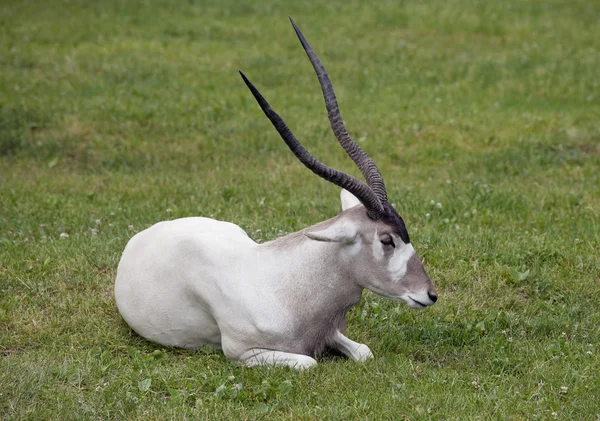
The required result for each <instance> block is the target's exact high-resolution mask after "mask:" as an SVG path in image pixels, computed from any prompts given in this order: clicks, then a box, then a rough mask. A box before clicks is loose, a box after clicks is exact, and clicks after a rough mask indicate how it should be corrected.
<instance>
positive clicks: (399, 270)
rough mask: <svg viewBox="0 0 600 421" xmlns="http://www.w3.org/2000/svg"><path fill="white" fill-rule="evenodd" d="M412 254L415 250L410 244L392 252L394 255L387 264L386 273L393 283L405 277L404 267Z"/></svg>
mask: <svg viewBox="0 0 600 421" xmlns="http://www.w3.org/2000/svg"><path fill="white" fill-rule="evenodd" d="M413 254H415V249H414V248H413V246H412V244H410V243H409V244H405V245H404V246H403V247H401V248H398V247H397V248H396V249H395V250H394V255H393V256H392V257H391V258H390V262H389V263H388V271H389V273H390V275H391V276H392V279H393V280H394V281H399V280H400V279H402V278H403V277H404V275H406V265H407V263H408V261H409V260H410V258H411V257H412V255H413Z"/></svg>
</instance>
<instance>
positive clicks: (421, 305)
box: [408, 295, 427, 308]
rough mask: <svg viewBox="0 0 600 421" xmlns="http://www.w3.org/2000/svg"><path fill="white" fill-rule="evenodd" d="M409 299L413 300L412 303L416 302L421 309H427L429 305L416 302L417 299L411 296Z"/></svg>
mask: <svg viewBox="0 0 600 421" xmlns="http://www.w3.org/2000/svg"><path fill="white" fill-rule="evenodd" d="M408 298H410V300H411V301H412V302H414V303H415V304H417V305H418V306H420V307H419V308H425V307H427V304H423V303H422V302H420V301H417V300H415V299H414V298H413V297H411V296H410V295H409V296H408Z"/></svg>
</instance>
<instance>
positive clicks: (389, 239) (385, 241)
mask: <svg viewBox="0 0 600 421" xmlns="http://www.w3.org/2000/svg"><path fill="white" fill-rule="evenodd" d="M381 244H383V245H384V246H392V247H393V248H396V244H394V240H393V239H392V237H390V236H386V237H383V238H381Z"/></svg>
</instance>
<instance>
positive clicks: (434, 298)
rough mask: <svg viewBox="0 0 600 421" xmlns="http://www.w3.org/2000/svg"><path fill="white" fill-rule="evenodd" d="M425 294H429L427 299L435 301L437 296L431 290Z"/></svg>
mask: <svg viewBox="0 0 600 421" xmlns="http://www.w3.org/2000/svg"><path fill="white" fill-rule="evenodd" d="M427 295H428V296H429V299H430V300H431V301H433V302H434V303H435V302H436V301H437V298H438V296H437V294H432V293H431V292H427Z"/></svg>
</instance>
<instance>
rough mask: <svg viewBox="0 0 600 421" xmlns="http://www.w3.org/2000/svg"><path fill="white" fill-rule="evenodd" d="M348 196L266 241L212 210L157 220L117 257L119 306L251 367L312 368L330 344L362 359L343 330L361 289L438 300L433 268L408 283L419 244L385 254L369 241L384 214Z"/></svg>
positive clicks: (144, 325) (160, 330) (143, 331)
mask: <svg viewBox="0 0 600 421" xmlns="http://www.w3.org/2000/svg"><path fill="white" fill-rule="evenodd" d="M346 193H347V192H346ZM342 199H343V200H342V202H343V207H344V208H345V209H346V211H345V212H342V213H341V214H340V215H338V216H337V217H336V218H333V219H332V220H329V221H325V222H323V223H321V224H318V225H316V226H313V227H310V228H308V229H306V230H303V231H301V232H298V233H294V234H290V235H289V236H287V237H283V238H281V239H278V240H276V241H273V242H270V243H265V244H257V243H255V242H254V241H253V240H252V239H250V238H249V237H248V235H247V234H246V233H245V232H244V231H243V230H242V229H241V228H240V227H238V226H237V225H234V224H231V223H228V222H221V221H216V220H213V219H209V218H201V217H197V218H182V219H177V220H173V221H167V222H160V223H157V224H155V225H153V226H152V227H150V228H148V229H146V230H144V231H142V232H140V233H138V234H137V235H135V236H134V237H133V238H132V239H131V240H130V241H129V243H128V244H127V246H126V248H125V251H124V252H123V256H122V258H121V261H120V263H119V267H118V270H117V279H116V283H115V298H116V302H117V306H118V308H119V311H120V313H121V315H122V316H123V318H124V319H125V321H126V322H127V323H128V324H129V325H130V326H131V327H132V328H133V330H135V331H136V332H137V333H138V334H140V335H141V336H143V337H144V338H146V339H149V340H152V341H155V342H157V343H160V344H163V345H168V346H175V347H181V348H188V349H193V348H199V347H201V346H204V345H209V346H212V347H215V348H222V349H223V351H224V353H225V355H226V356H227V357H228V358H231V359H234V360H240V361H242V362H244V363H246V364H247V365H250V366H252V365H256V364H264V363H266V364H286V365H290V366H296V367H297V368H305V367H308V366H310V365H312V364H314V363H316V361H315V360H314V359H313V358H312V357H313V356H314V355H315V354H318V353H319V352H320V351H321V350H322V348H323V347H324V346H326V345H329V346H332V347H334V348H337V349H339V350H340V351H342V352H343V353H345V354H346V355H348V356H349V357H351V358H353V359H356V360H359V361H364V360H365V359H367V358H369V357H370V356H371V352H370V350H369V349H368V347H367V346H366V345H362V344H358V343H356V342H353V341H351V340H350V339H348V338H346V337H345V336H344V335H343V334H342V333H341V331H342V330H343V328H344V327H345V315H346V312H347V311H348V310H349V309H350V308H351V307H352V306H353V305H355V304H358V302H360V299H361V293H362V289H363V288H365V287H366V288H369V289H371V290H372V291H374V292H376V293H378V294H381V295H384V296H386V297H388V298H392V299H396V300H404V301H406V302H407V303H408V304H409V305H411V306H413V307H416V308H422V307H424V306H425V305H431V304H433V301H431V300H430V299H429V298H427V291H431V290H432V288H433V286H432V285H431V282H430V280H429V278H428V277H426V275H425V277H426V281H427V282H426V281H423V280H422V279H421V278H422V277H421V278H419V282H418V285H416V284H415V285H412V286H411V285H408V284H407V285H403V283H405V282H406V279H407V278H408V277H405V276H404V274H405V273H406V272H407V261H408V260H409V258H410V256H412V255H414V251H413V250H412V246H411V245H410V244H406V245H404V247H398V250H393V251H392V252H393V253H394V255H392V256H388V257H387V258H385V256H384V254H385V253H388V254H389V253H390V251H389V250H388V251H386V252H385V253H384V252H383V249H382V248H383V246H382V244H381V243H380V242H379V241H378V240H377V239H374V240H373V241H368V243H369V244H366V243H365V242H366V241H367V239H370V238H371V237H372V235H371V234H372V232H375V233H376V232H377V224H378V223H377V222H373V221H371V220H370V219H369V218H368V217H366V213H365V212H364V208H362V205H360V206H356V205H357V203H358V200H356V199H355V198H354V201H350V202H348V201H346V202H344V194H343V195H342ZM347 200H350V199H348V198H347ZM351 205H352V206H354V207H353V208H352V209H348V207H350V206H351ZM361 208H362V209H361ZM362 214H365V216H364V218H363V217H361V216H359V215H362ZM363 231H364V232H363ZM396 241H399V239H397V238H396ZM378 247H379V249H381V250H378ZM408 248H410V249H408ZM363 250H365V252H362V251H363ZM374 254H381V256H378V257H377V258H376V257H375V256H374ZM396 255H397V256H396ZM415 257H416V255H415ZM384 259H385V260H386V261H384ZM417 260H418V258H417ZM419 263H420V262H419ZM369 265H376V266H375V267H370V266H369ZM382 266H383V267H382ZM423 273H425V272H424V270H423ZM398 275H401V278H397V276H398ZM386 277H389V279H387V280H386V279H381V278H386ZM403 279H404V281H403ZM423 279H424V278H423ZM413 283H414V282H413ZM386 285H387V286H386ZM407 294H409V295H410V297H407ZM411 297H412V298H411ZM415 303H419V304H415Z"/></svg>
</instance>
